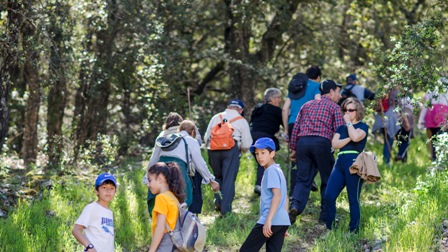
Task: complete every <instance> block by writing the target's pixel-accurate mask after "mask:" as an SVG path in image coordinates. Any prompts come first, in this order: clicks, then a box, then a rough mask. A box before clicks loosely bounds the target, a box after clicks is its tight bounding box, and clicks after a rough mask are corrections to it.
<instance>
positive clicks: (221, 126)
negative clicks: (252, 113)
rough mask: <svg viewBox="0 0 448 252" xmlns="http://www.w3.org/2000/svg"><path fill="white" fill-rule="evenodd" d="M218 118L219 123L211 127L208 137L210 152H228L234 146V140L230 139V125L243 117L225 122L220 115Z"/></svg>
mask: <svg viewBox="0 0 448 252" xmlns="http://www.w3.org/2000/svg"><path fill="white" fill-rule="evenodd" d="M219 118H220V119H221V122H220V123H218V124H216V125H215V126H213V128H212V133H211V135H210V150H230V149H232V148H233V146H235V140H234V139H233V137H232V134H233V131H234V128H233V126H232V124H231V123H233V122H235V121H236V120H239V119H243V118H244V117H242V116H237V117H235V118H233V119H232V120H230V121H227V119H223V118H222V114H219Z"/></svg>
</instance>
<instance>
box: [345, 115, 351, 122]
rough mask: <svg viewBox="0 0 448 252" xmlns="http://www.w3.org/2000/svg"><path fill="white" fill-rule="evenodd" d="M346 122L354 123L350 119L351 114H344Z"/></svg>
mask: <svg viewBox="0 0 448 252" xmlns="http://www.w3.org/2000/svg"><path fill="white" fill-rule="evenodd" d="M344 122H345V123H349V122H352V120H351V119H350V114H349V113H345V114H344Z"/></svg>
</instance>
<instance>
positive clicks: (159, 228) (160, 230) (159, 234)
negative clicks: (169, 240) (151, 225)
mask: <svg viewBox="0 0 448 252" xmlns="http://www.w3.org/2000/svg"><path fill="white" fill-rule="evenodd" d="M165 225H166V215H164V214H160V213H157V225H156V229H155V230H154V234H153V235H152V240H151V246H150V247H149V252H155V251H156V250H157V248H158V247H159V245H160V242H161V241H162V238H163V235H164V234H165Z"/></svg>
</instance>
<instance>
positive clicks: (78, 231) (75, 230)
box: [72, 224, 96, 252]
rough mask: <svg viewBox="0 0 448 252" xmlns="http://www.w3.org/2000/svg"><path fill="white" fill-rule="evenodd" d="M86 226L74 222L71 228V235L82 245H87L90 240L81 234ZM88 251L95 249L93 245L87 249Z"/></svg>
mask: <svg viewBox="0 0 448 252" xmlns="http://www.w3.org/2000/svg"><path fill="white" fill-rule="evenodd" d="M85 228H86V227H84V226H83V225H79V224H75V226H74V227H73V229H72V235H73V236H74V237H75V239H76V240H77V241H78V242H79V243H81V245H82V246H84V248H85V247H87V246H88V245H89V244H90V243H91V242H90V241H89V240H88V239H87V237H86V236H85V235H84V234H83V231H84V229H85ZM88 251H89V252H92V251H96V249H95V247H94V248H91V249H89V250H88Z"/></svg>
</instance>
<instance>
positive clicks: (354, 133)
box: [344, 114, 366, 143]
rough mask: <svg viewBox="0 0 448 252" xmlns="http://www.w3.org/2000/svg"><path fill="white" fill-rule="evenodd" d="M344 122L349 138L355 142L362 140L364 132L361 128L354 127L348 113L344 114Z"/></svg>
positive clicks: (364, 135)
mask: <svg viewBox="0 0 448 252" xmlns="http://www.w3.org/2000/svg"><path fill="white" fill-rule="evenodd" d="M344 122H345V125H347V131H348V136H349V139H350V140H351V141H353V142H355V143H357V142H359V141H361V140H363V139H364V138H365V137H366V132H365V131H364V130H362V129H355V127H354V126H353V124H352V123H351V121H350V115H349V114H345V115H344Z"/></svg>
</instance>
